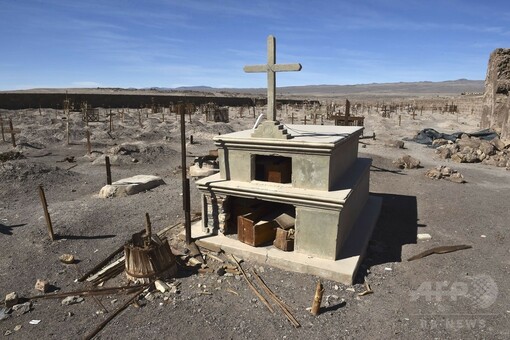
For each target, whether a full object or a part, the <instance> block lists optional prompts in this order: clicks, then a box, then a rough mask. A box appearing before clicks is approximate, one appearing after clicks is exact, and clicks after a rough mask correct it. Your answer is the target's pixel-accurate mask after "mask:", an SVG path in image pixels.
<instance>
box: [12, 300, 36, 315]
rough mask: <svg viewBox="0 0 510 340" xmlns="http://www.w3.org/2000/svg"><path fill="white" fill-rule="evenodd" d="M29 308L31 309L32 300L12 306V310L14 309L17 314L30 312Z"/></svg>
mask: <svg viewBox="0 0 510 340" xmlns="http://www.w3.org/2000/svg"><path fill="white" fill-rule="evenodd" d="M30 309H32V302H30V301H29V302H25V303H21V304H18V305H14V306H12V310H13V311H15V312H16V315H18V316H20V315H23V314H25V313H28V312H30Z"/></svg>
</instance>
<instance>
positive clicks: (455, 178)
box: [448, 172, 466, 183]
mask: <svg viewBox="0 0 510 340" xmlns="http://www.w3.org/2000/svg"><path fill="white" fill-rule="evenodd" d="M448 179H449V180H450V181H452V182H455V183H466V181H465V180H464V177H463V176H462V175H461V174H460V173H458V172H455V173H452V174H451V175H450V176H449V177H448Z"/></svg>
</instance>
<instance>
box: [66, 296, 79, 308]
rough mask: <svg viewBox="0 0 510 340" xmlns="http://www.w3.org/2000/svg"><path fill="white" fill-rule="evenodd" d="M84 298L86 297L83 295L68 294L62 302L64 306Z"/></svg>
mask: <svg viewBox="0 0 510 340" xmlns="http://www.w3.org/2000/svg"><path fill="white" fill-rule="evenodd" d="M83 300H84V299H83V298H82V297H81V296H68V297H66V298H65V299H64V300H62V302H61V304H62V305H63V306H69V305H74V304H77V303H80V302H83Z"/></svg>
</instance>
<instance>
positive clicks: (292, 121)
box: [290, 110, 294, 124]
mask: <svg viewBox="0 0 510 340" xmlns="http://www.w3.org/2000/svg"><path fill="white" fill-rule="evenodd" d="M290 114H291V117H290V123H291V124H294V110H292V112H291V113H290Z"/></svg>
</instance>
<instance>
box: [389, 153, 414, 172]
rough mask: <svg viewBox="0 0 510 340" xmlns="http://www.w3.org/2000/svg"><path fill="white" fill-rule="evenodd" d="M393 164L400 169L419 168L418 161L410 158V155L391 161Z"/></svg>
mask: <svg viewBox="0 0 510 340" xmlns="http://www.w3.org/2000/svg"><path fill="white" fill-rule="evenodd" d="M393 164H395V165H396V166H397V167H399V168H400V169H417V168H419V167H420V161H419V160H417V159H416V158H414V157H411V155H405V156H402V157H401V158H399V159H397V160H395V161H393Z"/></svg>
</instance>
